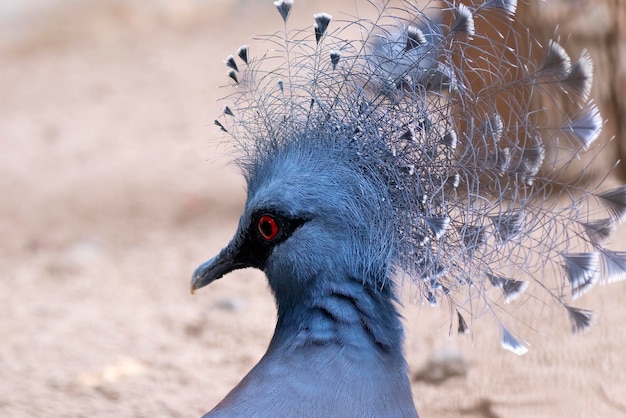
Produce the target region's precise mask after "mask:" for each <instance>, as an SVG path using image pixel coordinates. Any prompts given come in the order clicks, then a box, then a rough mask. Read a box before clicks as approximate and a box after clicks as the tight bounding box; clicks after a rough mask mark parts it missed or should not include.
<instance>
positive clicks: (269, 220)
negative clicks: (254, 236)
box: [257, 215, 278, 241]
mask: <svg viewBox="0 0 626 418" xmlns="http://www.w3.org/2000/svg"><path fill="white" fill-rule="evenodd" d="M257 226H258V228H259V233H260V234H261V236H262V237H263V239H264V240H266V241H271V240H273V239H274V238H276V236H277V235H278V223H277V222H276V220H275V219H274V218H273V217H271V216H270V215H263V216H261V217H260V218H259V222H258V224H257Z"/></svg>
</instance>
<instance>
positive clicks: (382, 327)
mask: <svg viewBox="0 0 626 418" xmlns="http://www.w3.org/2000/svg"><path fill="white" fill-rule="evenodd" d="M316 284H317V289H315V290H314V291H312V292H311V293H310V294H308V295H307V296H306V297H304V298H302V297H300V298H298V299H299V300H293V299H290V298H281V296H282V295H281V294H280V293H277V294H276V300H277V306H278V323H277V325H276V331H275V335H274V337H273V339H272V343H271V345H270V349H272V348H273V347H274V345H276V344H284V343H287V342H288V341H289V344H296V345H297V346H307V345H317V346H326V345H334V346H337V347H342V348H355V349H359V350H363V349H365V350H370V349H372V353H376V355H385V356H391V357H398V358H401V359H402V358H403V356H402V343H403V338H404V335H403V329H402V324H401V322H400V315H399V314H398V312H397V310H396V307H395V306H394V296H393V292H392V289H391V286H390V284H389V283H388V282H387V283H386V284H385V285H383V286H381V287H380V288H376V289H374V288H372V285H371V284H369V283H368V282H365V281H363V280H360V279H356V278H353V277H345V278H342V280H323V279H322V280H319V281H318V283H316ZM300 296H302V295H300ZM402 362H404V360H402Z"/></svg>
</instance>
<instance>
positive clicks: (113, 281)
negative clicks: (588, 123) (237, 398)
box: [0, 0, 626, 418]
mask: <svg viewBox="0 0 626 418" xmlns="http://www.w3.org/2000/svg"><path fill="white" fill-rule="evenodd" d="M41 3H42V5H43V6H42V7H43V8H42V9H39V13H25V14H20V13H14V14H11V15H10V16H9V17H10V19H9V18H7V16H8V15H6V14H5V15H3V20H0V23H2V25H1V29H0V146H1V149H2V151H0V196H1V197H0V237H1V240H0V336H1V337H0V338H1V340H0V416H3V417H32V416H46V417H86V416H89V417H112V416H116V417H153V418H154V417H161V418H165V417H183V416H185V417H186V416H198V415H200V414H201V413H203V412H205V411H207V410H208V409H210V407H211V406H213V405H214V404H215V403H216V402H217V401H219V400H220V399H221V398H222V397H223V396H224V395H225V394H226V393H227V391H228V390H229V389H230V388H231V387H232V386H233V385H234V384H236V383H237V382H238V381H239V379H240V378H241V377H242V376H243V375H244V374H245V372H246V371H247V370H249V368H250V367H251V366H252V365H253V364H254V363H255V362H256V361H257V360H258V359H259V357H260V356H261V355H262V354H263V352H264V350H265V348H266V345H267V343H268V341H269V338H270V336H271V333H272V330H273V325H274V321H275V312H274V306H273V302H272V299H271V296H270V294H269V292H268V290H267V287H266V284H265V282H264V280H263V276H262V275H261V274H260V273H258V272H255V271H248V270H246V271H240V272H236V273H233V274H231V275H229V276H228V277H227V278H224V279H223V280H220V281H219V282H217V283H214V284H212V285H211V286H210V287H209V288H206V289H203V290H202V291H200V292H198V294H196V295H195V296H191V295H190V293H189V280H190V275H191V272H192V271H193V269H194V268H195V266H196V265H197V264H198V263H199V262H201V261H203V260H205V259H207V258H209V257H211V256H212V255H214V254H215V253H216V252H217V251H218V250H219V249H220V248H221V247H222V246H223V245H225V244H226V243H227V241H228V240H229V239H230V237H231V235H232V233H233V232H234V229H235V227H236V223H237V220H238V216H239V213H240V211H241V207H242V203H243V198H244V185H243V183H242V179H241V178H240V177H239V176H238V173H237V172H236V170H235V169H234V168H233V167H231V166H230V165H229V164H228V161H229V157H228V155H229V150H228V148H227V147H226V146H221V147H217V146H216V144H217V143H218V142H219V140H220V135H219V133H218V132H217V130H216V128H215V126H213V124H212V121H213V119H214V117H215V116H216V115H218V114H219V111H220V108H221V105H220V104H218V103H216V99H217V98H218V97H220V96H221V95H222V94H223V90H220V89H218V88H216V86H219V85H223V84H227V79H226V77H225V67H224V65H223V63H222V62H221V61H222V59H223V58H225V57H226V56H227V55H228V54H229V53H232V52H233V51H235V50H236V48H237V47H238V46H239V45H240V44H241V43H244V42H247V41H248V39H249V37H250V36H251V35H253V34H260V33H269V32H272V31H274V30H275V29H276V28H277V27H278V26H277V25H278V24H279V20H278V16H277V14H276V12H275V11H274V10H273V8H272V7H271V5H269V6H268V5H267V4H265V3H263V4H261V2H256V1H252V0H248V1H244V0H239V1H235V0H231V1H228V0H221V1H214V2H211V3H210V4H209V2H195V1H191V0H188V1H162V2H154V3H150V4H151V6H147V5H146V4H148V3H147V2H146V3H141V2H127V3H122V2H115V1H96V0H93V1H91V2H70V1H67V2H64V1H57V2H54V1H46V2H44V1H41ZM331 3H333V2H332V1H330V0H329V1H326V2H316V5H315V6H314V7H313V6H312V5H311V3H305V2H301V5H299V7H300V9H299V10H298V12H297V13H296V14H294V21H300V22H302V21H305V22H307V24H308V23H309V20H310V16H311V13H313V12H316V11H320V10H328V11H333V10H336V9H337V6H336V5H334V6H333V5H329V4H331ZM346 3H348V5H347V6H344V9H347V10H352V6H351V4H350V3H351V2H350V1H347V2H346ZM14 4H16V3H14ZM49 4H51V5H52V6H50V5H49ZM6 5H8V3H7V4H5V6H6ZM5 11H6V10H5ZM0 12H3V10H2V8H0ZM296 23H298V22H296ZM298 25H300V24H298ZM623 233H624V231H621V234H622V236H624V235H623ZM622 244H623V243H622ZM622 248H624V246H623V245H622ZM625 298H626V285H624V283H621V284H616V285H612V286H604V287H599V288H597V289H596V290H595V291H594V292H593V293H592V294H590V295H588V296H586V297H585V298H584V300H583V301H582V302H583V304H584V306H585V307H594V308H595V309H597V310H598V311H599V313H600V316H599V320H598V324H597V325H596V326H595V327H594V328H593V329H592V330H591V331H590V332H588V333H587V334H585V335H577V336H572V335H570V334H569V333H568V329H569V325H568V324H567V320H566V318H565V317H564V314H563V313H562V312H561V311H559V310H558V309H556V308H554V307H549V306H542V305H538V306H532V304H528V306H527V308H528V309H517V310H515V311H514V315H515V316H516V317H517V318H518V319H520V322H522V323H527V324H528V325H529V327H528V328H524V329H525V331H526V332H525V334H524V336H525V337H526V339H528V340H529V341H530V342H531V343H532V348H531V351H530V352H529V353H528V354H527V355H525V356H523V357H517V356H514V355H512V354H510V353H508V352H506V351H503V350H502V349H500V348H499V344H498V331H497V328H496V327H495V326H494V324H493V323H491V322H490V321H489V320H485V321H481V322H479V323H478V324H477V326H476V332H475V335H474V336H473V337H469V336H464V337H460V338H459V337H456V336H454V337H449V336H448V329H447V325H446V324H447V319H448V312H447V311H446V310H445V309H431V308H422V309H421V310H420V309H418V308H417V307H415V306H410V305H409V307H408V308H407V309H406V312H405V316H406V318H407V319H406V320H405V323H406V326H407V333H408V339H407V343H406V353H407V357H408V359H409V363H410V366H411V370H412V374H413V375H414V376H415V378H414V385H413V390H414V394H415V399H416V403H417V405H418V409H419V411H420V413H421V414H422V416H424V417H447V416H449V417H456V416H467V417H592V416H593V417H616V416H626V355H625V354H624V347H625V346H626V344H625V343H626V332H625V331H624V325H623V324H625V323H626V310H625V309H624V308H623V305H622V302H623V300H624V299H625ZM522 308H525V306H522ZM534 329H535V330H534ZM442 359H443V360H442ZM433 362H434V363H433ZM438 364H439V365H438ZM441 364H443V366H441ZM438 373H439V374H441V375H442V376H443V377H444V379H442V381H437V374H438Z"/></svg>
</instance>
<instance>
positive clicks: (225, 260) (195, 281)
mask: <svg viewBox="0 0 626 418" xmlns="http://www.w3.org/2000/svg"><path fill="white" fill-rule="evenodd" d="M237 253H238V251H237V250H236V249H235V245H233V244H232V243H231V244H230V245H229V246H228V247H226V248H224V249H223V250H222V251H221V252H220V253H219V254H218V255H216V256H215V257H213V258H212V259H210V260H209V261H205V262H204V263H202V264H200V266H198V268H197V269H196V271H194V272H193V276H192V277H191V294H194V293H195V291H196V290H197V289H200V288H201V287H204V286H206V285H208V284H209V283H212V282H214V281H216V280H217V279H219V278H221V277H222V276H223V275H225V274H227V273H230V272H231V271H233V270H237V269H240V268H244V267H247V266H248V265H247V264H246V263H244V262H242V261H239V260H237Z"/></svg>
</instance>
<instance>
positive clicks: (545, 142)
mask: <svg viewBox="0 0 626 418" xmlns="http://www.w3.org/2000/svg"><path fill="white" fill-rule="evenodd" d="M373 4H375V5H376V6H377V13H378V15H377V18H376V19H374V20H367V19H362V18H359V19H356V18H355V19H354V20H353V21H345V22H339V26H338V28H335V29H332V24H334V23H333V22H334V21H333V20H332V17H331V16H330V15H328V14H325V13H319V14H316V15H314V28H313V30H312V31H311V32H310V33H308V32H305V31H291V30H289V29H288V27H287V23H288V18H289V15H290V13H291V10H292V7H293V1H291V0H278V1H276V2H275V3H274V5H275V6H276V8H277V10H278V12H279V14H280V16H281V18H282V20H283V22H284V25H285V29H284V32H283V33H277V34H275V35H272V36H270V37H268V40H269V41H270V42H272V43H273V45H274V46H276V45H278V46H279V49H278V50H274V51H272V52H270V53H267V54H266V55H264V56H262V57H261V58H253V57H252V56H251V55H250V50H249V47H248V46H246V45H244V46H242V47H241V48H240V49H239V50H238V51H237V54H236V55H237V57H238V58H235V56H229V57H228V58H227V60H226V65H227V67H228V69H229V72H228V75H229V77H230V79H231V80H232V82H233V83H234V84H235V86H236V88H235V89H234V92H233V93H232V95H230V96H229V97H228V98H227V100H229V103H230V104H229V105H227V106H225V107H224V115H223V118H222V120H216V125H217V126H218V127H220V128H221V129H222V130H223V131H224V132H226V133H228V134H229V135H230V136H231V137H232V138H233V139H234V141H235V143H236V144H237V146H238V149H239V151H240V157H239V158H238V160H237V163H238V164H239V166H240V167H241V169H242V171H243V174H244V176H245V178H246V180H247V186H248V187H247V191H248V195H247V200H246V204H245V209H244V212H243V215H242V216H241V219H240V222H239V227H238V230H237V232H236V234H235V236H234V238H233V239H232V241H231V242H230V244H228V246H226V247H225V248H224V249H223V250H222V251H221V252H220V253H219V254H218V255H217V256H216V257H214V258H213V259H211V260H209V261H207V262H205V263H203V264H202V265H200V266H199V267H198V268H197V269H196V271H195V272H194V274H193V277H192V283H191V288H192V292H193V291H195V290H197V289H199V288H201V287H203V286H206V285H208V284H209V283H211V282H213V281H215V280H217V279H219V278H221V277H222V276H224V275H225V274H227V273H229V272H231V271H233V270H235V269H241V268H247V267H254V268H257V269H260V270H262V271H264V272H265V275H266V276H267V280H268V282H269V285H270V288H271V290H272V293H273V295H274V298H275V302H276V307H277V310H278V320H277V324H276V328H275V332H274V335H273V337H272V340H271V342H270V344H269V347H268V349H267V352H266V354H265V355H264V356H263V358H262V359H261V360H260V361H259V363H258V364H257V365H256V366H255V367H254V368H253V369H252V370H251V371H250V372H249V373H248V374H247V375H246V376H245V377H244V379H243V380H242V381H241V382H240V383H239V384H238V385H237V386H236V387H235V388H234V389H233V390H232V391H231V392H230V393H229V394H228V395H227V396H226V398H225V399H224V400H223V401H221V402H220V403H219V404H218V405H217V406H216V407H215V408H214V409H213V410H212V411H211V412H209V413H208V414H207V415H206V416H207V417H235V416H236V417H256V416H259V417H261V416H262V417H294V416H303V417H304V416H307V417H329V416H337V417H416V416H417V412H416V409H415V406H414V402H413V397H412V394H411V388H410V382H409V378H408V367H407V363H406V361H405V359H404V355H403V347H402V345H403V327H402V323H401V318H400V316H399V313H398V310H397V305H398V303H399V300H398V296H397V295H398V290H399V287H400V286H402V285H403V284H405V285H407V286H413V288H414V289H415V292H416V294H418V295H420V299H421V300H422V301H425V302H428V303H430V304H433V305H438V304H442V303H446V304H448V305H449V306H450V307H451V312H454V317H453V318H452V319H453V323H456V324H457V329H458V332H459V333H465V332H468V331H469V327H468V321H467V320H466V319H465V318H466V317H467V316H468V315H469V316H470V317H471V318H474V317H475V316H478V315H481V314H484V313H489V314H491V315H492V316H493V317H494V318H495V320H496V322H497V323H498V324H499V326H500V329H501V335H502V339H501V345H502V346H503V347H504V348H506V349H508V350H510V351H513V352H514V353H517V354H523V353H524V352H526V351H527V348H526V346H525V345H524V344H523V343H522V342H520V340H519V339H518V338H517V337H516V336H515V335H514V334H513V333H512V332H511V331H509V328H508V325H506V324H505V320H504V318H503V316H504V315H502V313H503V312H505V306H504V305H505V304H506V303H509V302H513V301H514V300H515V299H517V298H519V297H521V296H523V295H524V294H526V293H529V292H530V291H531V290H532V291H534V292H535V293H533V295H536V294H541V293H542V292H543V294H544V295H545V296H547V299H551V300H553V301H554V302H555V303H558V304H560V305H561V306H562V307H563V309H564V311H565V312H566V313H567V314H568V316H569V319H570V321H571V325H572V330H573V331H574V332H578V331H582V330H584V329H586V328H587V327H588V326H590V325H591V324H592V322H593V320H594V315H593V313H592V312H591V311H589V310H586V309H582V308H578V307H575V306H574V305H573V304H572V301H573V300H575V299H577V298H578V297H579V296H581V295H582V294H583V293H584V292H586V291H587V290H588V289H590V288H591V287H592V286H593V285H594V284H596V283H597V282H602V281H604V282H607V281H615V280H621V279H624V278H625V277H626V253H622V252H617V251H612V250H609V249H607V248H606V247H605V246H604V245H605V243H606V242H607V240H608V239H609V237H610V235H611V233H612V232H613V231H614V230H615V228H616V225H617V224H619V223H620V222H622V221H623V220H624V219H626V187H623V186H622V187H618V188H615V189H610V190H607V189H606V188H605V187H604V186H603V184H602V181H600V182H597V183H598V184H590V180H589V176H587V175H584V174H585V173H584V172H583V175H580V173H579V175H575V176H569V177H568V176H567V171H566V168H568V167H569V166H570V165H572V164H574V163H575V162H576V160H577V159H578V157H579V155H581V154H583V153H585V152H587V151H588V150H589V149H590V147H591V144H592V143H593V141H594V140H595V139H596V138H597V137H598V136H599V134H600V131H601V128H602V124H603V121H602V118H601V116H600V113H599V111H598V109H597V108H596V106H595V105H594V104H593V103H592V101H591V100H590V99H589V93H590V88H591V73H592V63H591V60H590V58H589V56H588V54H587V53H586V52H584V53H583V54H582V55H581V57H580V58H579V59H578V60H575V61H572V60H571V59H570V57H569V56H568V55H567V53H566V52H565V50H564V49H563V47H561V46H560V45H559V44H558V43H557V42H550V43H548V44H547V45H545V46H541V45H539V44H538V43H537V42H536V41H534V40H533V39H532V38H530V37H529V36H528V34H527V33H526V32H525V31H523V30H519V31H518V30H516V23H518V22H516V21H515V16H514V14H515V11H516V2H515V1H513V0H487V1H485V2H483V3H481V4H478V5H472V6H466V5H463V4H457V3H455V2H445V4H444V7H442V8H441V10H440V11H438V12H433V11H430V12H428V13H426V12H424V11H421V10H420V9H419V8H418V7H417V6H415V5H414V4H413V3H411V2H410V1H404V2H403V3H402V5H403V6H404V7H391V6H390V5H389V4H388V2H387V1H384V2H382V3H380V4H376V3H373ZM331 23H332V24H331ZM352 29H358V30H359V31H360V33H361V37H360V38H359V39H356V40H351V39H347V35H346V34H347V33H349V32H350V30H352ZM518 45H524V46H528V45H532V47H533V48H535V49H537V48H542V50H543V51H544V58H543V61H542V62H539V63H535V62H533V61H532V60H531V59H530V58H528V57H526V56H524V54H522V52H520V51H518V50H516V49H515V47H517V46H518ZM560 100H566V101H569V102H571V103H572V104H573V105H574V106H569V107H566V106H560V105H559V103H561V102H560ZM569 108H572V109H573V110H572V111H571V112H570V111H568V110H567V109H569ZM544 277H551V279H550V280H544ZM554 277H556V279H553V278H554ZM490 288H495V289H497V291H495V292H494V291H491V290H490ZM507 319H508V318H507ZM451 323H452V322H451Z"/></svg>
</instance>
